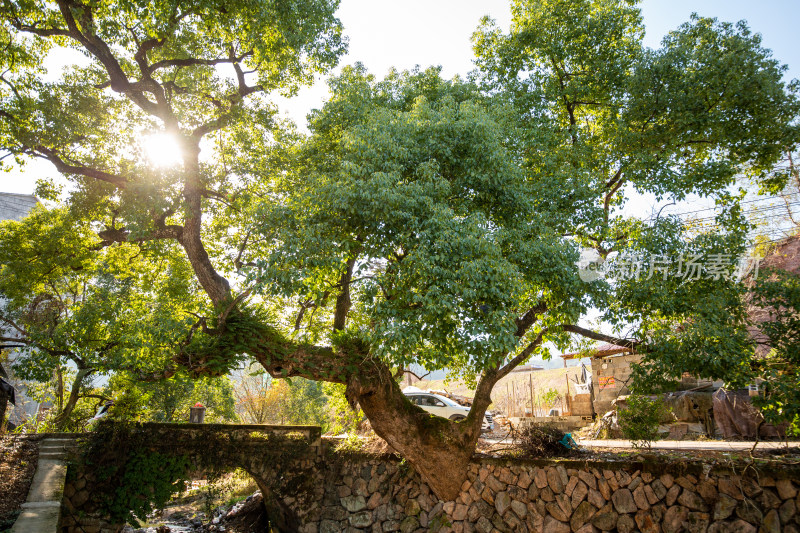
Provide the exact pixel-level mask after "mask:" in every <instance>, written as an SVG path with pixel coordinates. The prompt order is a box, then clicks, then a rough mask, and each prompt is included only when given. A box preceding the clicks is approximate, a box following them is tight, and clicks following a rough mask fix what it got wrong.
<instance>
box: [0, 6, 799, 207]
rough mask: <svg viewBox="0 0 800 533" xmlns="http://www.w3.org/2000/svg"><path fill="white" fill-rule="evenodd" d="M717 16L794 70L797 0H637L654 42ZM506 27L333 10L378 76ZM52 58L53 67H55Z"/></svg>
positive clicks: (464, 60) (24, 176) (454, 66)
mask: <svg viewBox="0 0 800 533" xmlns="http://www.w3.org/2000/svg"><path fill="white" fill-rule="evenodd" d="M694 11H696V12H698V13H699V14H700V15H703V16H714V17H717V18H719V19H720V20H725V21H731V22H735V21H738V20H742V19H744V20H746V21H748V23H749V25H750V28H751V29H752V30H753V31H755V32H758V33H761V34H762V36H763V45H764V46H765V47H767V48H770V49H772V50H773V52H774V57H775V58H777V59H778V60H779V61H780V62H781V63H785V64H788V65H789V66H790V69H789V71H788V73H787V80H788V79H792V78H800V48H798V46H797V45H798V44H800V43H798V40H797V38H796V33H797V28H796V22H797V19H798V14H800V4H798V3H797V2H796V0H763V1H761V2H754V1H752V0H747V1H745V0H670V1H665V0H645V1H644V2H643V4H642V12H643V15H644V22H645V26H646V29H647V36H646V44H647V45H648V46H651V47H657V46H658V45H659V42H660V40H661V38H662V37H663V36H664V34H666V33H667V32H668V31H670V30H672V29H674V28H676V27H677V26H678V25H680V24H681V23H682V22H685V21H686V20H688V19H689V16H690V14H691V13H692V12H694ZM487 14H488V15H489V16H490V17H492V18H494V19H495V20H497V22H498V24H499V25H500V26H501V27H502V28H504V29H507V28H508V26H509V23H510V16H511V15H510V9H509V5H508V2H507V1H506V0H406V1H404V2H388V1H385V0H384V1H381V0H342V3H341V8H340V9H339V13H338V15H339V17H340V19H341V20H342V23H343V24H344V27H345V32H346V34H347V35H348V36H349V38H350V51H349V53H348V55H347V56H346V57H344V58H343V59H342V64H351V63H354V62H356V61H361V62H362V63H364V64H365V65H366V66H367V68H368V69H369V70H370V72H373V73H375V74H376V75H378V76H383V75H384V74H386V72H387V71H388V70H389V69H390V68H391V67H396V68H397V69H399V70H403V69H411V68H414V66H415V65H420V66H421V67H423V68H424V67H426V66H429V65H441V66H442V67H443V70H444V74H445V76H447V77H450V76H454V75H456V74H462V75H463V74H466V73H467V72H469V71H470V70H471V69H472V66H473V65H472V57H473V56H472V45H471V42H470V37H471V35H472V33H473V32H474V31H475V29H476V27H477V26H478V22H479V20H480V19H481V17H482V16H484V15H487ZM59 61H61V62H63V61H64V58H55V60H54V64H53V66H51V67H50V68H51V71H52V70H54V69H57V65H58V62H59ZM326 95H327V87H326V85H325V83H324V80H320V81H319V82H318V83H317V84H316V85H315V86H314V87H311V88H308V89H305V90H303V91H302V92H301V93H300V95H299V96H298V97H296V98H294V99H293V100H291V101H286V100H280V101H279V105H280V107H281V109H283V110H284V112H285V113H287V114H288V115H289V116H291V117H292V118H293V119H294V120H295V121H296V122H297V123H298V124H301V125H304V123H305V115H306V114H307V113H308V111H309V110H311V109H313V108H315V107H319V106H321V105H322V103H323V102H324V100H325V98H326ZM52 173H53V170H52V167H50V165H49V164H44V163H39V164H31V165H28V166H27V167H26V168H25V169H22V170H21V171H13V172H10V173H7V174H2V175H0V191H4V192H17V193H31V192H33V187H34V183H35V181H36V179H37V178H38V177H41V176H42V175H43V174H52Z"/></svg>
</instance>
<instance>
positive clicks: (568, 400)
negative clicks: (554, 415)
mask: <svg viewBox="0 0 800 533" xmlns="http://www.w3.org/2000/svg"><path fill="white" fill-rule="evenodd" d="M564 379H566V380H567V398H566V399H567V402H566V403H567V409H566V410H567V412H568V413H569V414H572V403H571V402H570V397H569V374H564ZM562 414H566V413H562Z"/></svg>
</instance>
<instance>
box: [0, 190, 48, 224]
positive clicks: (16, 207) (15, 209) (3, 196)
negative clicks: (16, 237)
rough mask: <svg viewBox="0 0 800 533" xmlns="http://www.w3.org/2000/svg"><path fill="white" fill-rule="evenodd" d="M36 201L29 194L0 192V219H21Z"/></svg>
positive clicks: (37, 201)
mask: <svg viewBox="0 0 800 533" xmlns="http://www.w3.org/2000/svg"><path fill="white" fill-rule="evenodd" d="M38 203H39V199H38V198H36V197H35V196H33V195H30V194H13V193H10V192H0V220H21V219H22V218H24V217H25V215H27V214H28V212H29V211H30V210H31V209H33V207H34V206H35V205H36V204H38Z"/></svg>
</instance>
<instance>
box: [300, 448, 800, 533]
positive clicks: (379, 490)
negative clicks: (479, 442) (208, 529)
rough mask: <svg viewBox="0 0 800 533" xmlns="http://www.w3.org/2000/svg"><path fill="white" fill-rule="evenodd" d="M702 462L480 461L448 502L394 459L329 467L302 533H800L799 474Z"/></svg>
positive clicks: (353, 462)
mask: <svg viewBox="0 0 800 533" xmlns="http://www.w3.org/2000/svg"><path fill="white" fill-rule="evenodd" d="M758 475H759V476H760V483H759V482H757V481H756V473H755V471H750V473H749V475H746V476H744V477H742V476H741V475H739V474H736V473H735V472H734V471H733V470H729V469H721V468H714V467H711V466H709V465H704V464H702V463H690V464H686V463H680V464H672V465H669V464H663V463H647V464H643V463H637V462H623V463H617V462H615V463H602V462H583V461H562V462H548V461H513V462H509V461H502V460H496V459H484V460H481V461H476V462H473V464H472V465H471V467H470V472H469V479H468V480H467V481H466V482H465V483H464V486H463V492H462V494H461V496H459V498H458V500H456V501H451V502H441V501H438V499H437V498H436V497H435V496H433V495H432V494H431V492H430V490H429V489H428V487H427V486H426V485H425V484H424V483H421V482H420V481H419V479H418V477H417V476H416V474H414V473H413V472H411V471H409V470H408V469H407V468H404V466H403V465H402V464H401V463H399V462H398V461H396V460H391V459H389V458H385V457H384V458H375V459H365V460H361V461H350V462H343V463H341V464H339V465H338V466H331V465H328V468H327V472H326V479H325V482H324V487H325V489H324V492H323V494H322V501H321V502H320V505H319V508H318V509H315V510H314V512H312V513H310V514H309V515H308V516H309V518H312V519H313V523H309V524H306V525H305V526H304V527H303V528H302V529H301V531H303V532H318V533H334V532H341V531H353V532H355V531H372V532H376V533H377V532H384V531H401V532H404V533H409V532H422V531H425V532H428V531H434V532H435V531H438V532H440V533H445V532H451V531H452V532H459V533H460V532H473V531H476V532H482V533H489V532H496V531H501V532H519V531H532V532H533V531H535V532H545V533H577V532H580V533H590V532H592V533H594V532H598V531H619V532H622V533H626V532H633V531H641V532H643V533H658V532H663V533H674V532H678V531H689V532H693V533H694V532H697V533H722V532H730V533H734V532H735V533H756V532H757V531H758V532H765V533H773V532H774V533H780V532H786V533H798V532H800V528H798V518H797V507H798V505H800V497H798V490H797V485H796V484H795V483H794V482H793V481H792V479H791V478H794V479H800V477H798V469H797V468H794V469H793V470H792V471H779V472H765V471H762V472H760V473H759V474H758Z"/></svg>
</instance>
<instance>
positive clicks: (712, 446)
mask: <svg viewBox="0 0 800 533" xmlns="http://www.w3.org/2000/svg"><path fill="white" fill-rule="evenodd" d="M578 444H579V445H580V446H585V447H587V448H633V445H632V444H631V441H629V440H622V439H610V440H584V439H578ZM753 444H755V443H754V442H747V441H720V440H709V441H697V440H658V441H654V442H652V443H651V444H650V447H651V448H652V449H654V450H713V451H722V452H725V451H741V450H750V449H751V448H752V447H753ZM798 444H800V443H797V442H790V443H789V446H798ZM785 446H786V443H785V442H759V443H758V447H757V448H756V449H757V450H773V449H777V448H783V447H785Z"/></svg>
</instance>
